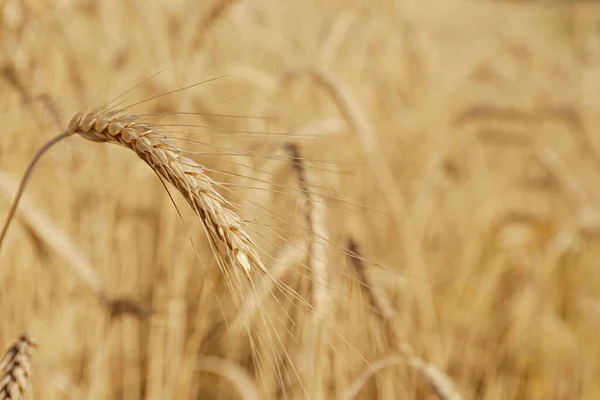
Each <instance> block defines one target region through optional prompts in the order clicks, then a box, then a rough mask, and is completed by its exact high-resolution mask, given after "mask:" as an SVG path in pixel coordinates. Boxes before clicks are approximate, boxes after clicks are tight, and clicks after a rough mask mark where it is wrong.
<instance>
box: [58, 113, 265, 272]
mask: <svg viewBox="0 0 600 400" xmlns="http://www.w3.org/2000/svg"><path fill="white" fill-rule="evenodd" d="M121 111H122V110H115V111H104V110H100V109H98V110H93V111H90V112H88V113H85V114H84V113H79V114H77V115H75V116H74V117H73V118H72V119H71V122H70V123H69V126H68V128H67V133H68V134H69V135H73V134H79V135H80V136H81V137H83V138H85V139H87V140H90V141H93V142H108V143H114V144H118V145H121V146H124V147H126V148H128V149H130V150H132V151H133V152H134V153H135V154H136V155H137V156H138V157H139V158H141V159H142V160H143V161H145V162H146V164H148V165H149V166H150V167H151V168H152V169H153V170H154V171H155V172H156V173H157V174H158V175H159V176H160V177H161V178H163V179H164V180H166V181H168V182H169V183H171V184H172V185H173V186H175V187H176V188H177V190H178V191H179V192H180V193H181V194H182V195H183V196H184V198H185V199H186V201H187V202H188V204H189V205H190V206H191V207H192V209H193V210H194V212H195V213H196V214H197V215H198V217H200V219H201V221H202V223H203V225H204V227H205V230H206V233H207V235H208V237H209V239H210V241H211V244H218V243H221V244H222V245H224V247H225V249H226V251H225V253H226V256H227V258H229V260H230V261H232V263H233V264H234V265H236V266H237V267H239V268H241V269H242V270H243V271H244V272H246V273H250V271H252V270H255V269H257V268H258V269H259V270H261V271H266V269H265V267H264V265H263V263H262V261H261V260H260V257H259V256H258V252H257V247H256V245H255V244H254V242H253V241H252V239H251V238H250V236H249V235H248V234H247V233H246V232H245V231H244V222H243V220H242V219H241V218H240V217H239V216H238V215H237V214H236V213H235V212H233V211H232V210H231V209H230V208H227V207H228V206H229V205H230V204H229V202H228V201H227V200H226V199H225V198H223V197H222V196H221V195H220V194H219V193H218V192H217V191H216V190H215V187H216V186H217V183H216V182H215V181H213V180H212V179H211V178H210V177H208V176H207V175H206V174H205V173H204V170H203V168H202V166H201V165H199V164H198V163H197V162H195V161H194V160H192V159H190V158H187V157H183V156H182V155H180V153H181V152H182V150H181V149H180V148H178V147H177V146H175V145H173V144H172V143H169V141H168V136H167V135H165V134H163V133H161V132H159V131H158V130H157V129H156V128H155V126H154V125H152V124H149V123H144V122H140V121H138V118H137V116H135V115H121Z"/></svg>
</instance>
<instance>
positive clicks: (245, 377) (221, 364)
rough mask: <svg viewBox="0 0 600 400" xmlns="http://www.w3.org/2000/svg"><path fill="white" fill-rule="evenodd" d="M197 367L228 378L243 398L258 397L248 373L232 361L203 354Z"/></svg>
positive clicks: (252, 399) (247, 399)
mask: <svg viewBox="0 0 600 400" xmlns="http://www.w3.org/2000/svg"><path fill="white" fill-rule="evenodd" d="M198 369H199V370H200V371H204V372H211V373H213V374H217V375H220V376H222V377H224V378H226V379H228V380H229V381H230V382H231V383H233V385H234V387H235V388H236V389H237V391H238V393H239V395H240V398H242V399H244V400H258V399H259V398H260V396H259V395H258V389H257V388H256V385H255V383H254V381H253V380H252V378H251V377H250V374H249V373H248V372H247V371H246V370H244V369H243V368H242V367H241V366H239V365H238V364H235V363H234V362H231V361H229V360H226V359H223V358H219V357H214V356H203V357H200V358H199V359H198Z"/></svg>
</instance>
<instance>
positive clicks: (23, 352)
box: [0, 331, 36, 400]
mask: <svg viewBox="0 0 600 400" xmlns="http://www.w3.org/2000/svg"><path fill="white" fill-rule="evenodd" d="M35 347H36V343H35V341H34V340H33V339H32V337H31V334H30V332H29V331H27V332H25V333H24V334H22V335H21V337H19V340H17V341H16V342H15V343H14V344H13V345H12V346H11V347H10V348H9V349H8V350H7V351H6V353H4V356H3V357H2V360H0V372H1V373H2V379H1V380H0V400H16V399H24V398H25V397H26V395H27V392H29V388H30V385H29V377H30V374H31V365H30V357H31V352H32V351H33V349H34V348H35Z"/></svg>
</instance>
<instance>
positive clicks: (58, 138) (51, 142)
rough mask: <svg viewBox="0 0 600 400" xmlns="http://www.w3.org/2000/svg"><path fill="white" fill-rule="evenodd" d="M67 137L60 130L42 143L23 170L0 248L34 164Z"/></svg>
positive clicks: (2, 234)
mask: <svg viewBox="0 0 600 400" xmlns="http://www.w3.org/2000/svg"><path fill="white" fill-rule="evenodd" d="M67 137H69V134H68V133H67V132H66V131H65V132H62V133H61V134H60V135H58V136H55V137H54V138H52V139H50V140H49V141H47V142H46V143H44V145H43V146H42V147H41V148H40V149H39V150H38V151H37V152H36V153H35V155H34V156H33V159H32V160H31V162H30V163H29V165H28V166H27V170H26V171H25V174H24V175H23V178H22V179H21V183H20V184H19V189H18V190H17V194H16V196H15V199H14V200H13V202H12V204H11V206H10V209H9V210H8V215H7V216H6V220H5V221H4V226H3V227H2V232H1V233H0V248H2V243H3V242H4V238H5V237H6V232H7V231H8V227H9V226H10V222H11V221H12V219H13V217H14V215H15V212H16V211H17V207H18V205H19V201H20V200H21V196H23V191H24V190H25V186H26V185H27V182H28V181H29V178H30V177H31V174H32V173H33V169H34V168H35V166H36V164H37V163H38V161H39V160H40V159H41V158H42V156H43V155H44V153H46V152H47V151H48V150H49V149H50V148H51V147H52V146H54V145H55V144H56V143H58V142H60V141H61V140H63V139H65V138H67Z"/></svg>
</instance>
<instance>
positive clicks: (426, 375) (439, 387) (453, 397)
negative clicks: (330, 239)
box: [343, 238, 462, 400]
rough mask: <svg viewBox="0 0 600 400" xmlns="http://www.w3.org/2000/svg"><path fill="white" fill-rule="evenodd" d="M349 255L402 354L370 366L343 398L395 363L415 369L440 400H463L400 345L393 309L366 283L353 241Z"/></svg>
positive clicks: (440, 374)
mask: <svg viewBox="0 0 600 400" xmlns="http://www.w3.org/2000/svg"><path fill="white" fill-rule="evenodd" d="M347 250H348V256H349V257H350V261H351V263H352V265H353V266H354V268H355V269H356V271H357V273H358V276H359V278H360V280H361V281H362V286H363V288H364V289H365V290H367V291H368V293H369V299H370V302H371V305H372V307H373V308H374V309H375V310H377V314H378V315H379V317H380V318H381V320H382V321H383V322H384V325H385V327H386V329H387V333H388V336H389V339H390V341H392V343H391V345H392V347H393V348H395V349H397V351H399V352H401V353H402V356H391V357H387V358H385V359H382V360H379V361H378V362H375V363H373V364H371V365H370V366H369V367H368V368H367V369H366V370H365V371H364V372H363V373H362V374H361V376H359V377H358V378H357V379H356V381H355V382H354V384H352V385H351V386H350V388H348V389H347V390H346V394H345V395H344V396H343V398H344V399H348V400H350V399H353V398H354V397H356V395H357V394H358V392H359V391H360V389H361V388H362V386H363V385H364V384H365V382H366V381H367V379H368V378H369V377H370V376H371V375H373V374H374V373H376V372H377V371H378V370H380V369H381V368H383V367H386V366H389V365H397V364H408V365H409V366H410V367H412V368H413V369H415V370H416V371H417V372H418V373H419V375H421V377H422V378H423V379H424V380H425V381H426V382H427V383H428V384H429V385H430V386H431V388H432V390H433V391H434V392H435V393H436V395H437V396H438V397H439V398H440V400H462V397H461V395H460V394H459V393H458V392H456V390H455V389H454V385H453V383H452V380H451V379H450V378H449V377H448V375H446V374H445V373H444V372H443V371H442V370H440V369H439V368H438V367H436V366H435V365H433V364H430V363H428V362H426V361H425V360H423V359H422V358H420V357H417V356H414V355H413V354H412V346H410V345H409V344H407V343H401V342H400V341H399V340H398V339H399V338H398V335H397V334H396V331H395V330H394V328H393V325H392V322H393V321H392V318H393V315H394V309H393V307H392V304H391V303H390V301H389V300H388V299H387V298H386V297H385V296H383V294H382V293H381V291H380V290H379V289H378V288H377V286H375V285H374V284H373V282H371V281H370V280H369V277H368V272H367V270H366V268H365V266H364V264H363V261H362V260H363V258H362V256H361V254H360V249H359V247H358V244H357V243H356V241H355V240H354V239H353V238H350V239H349V241H348V249H347Z"/></svg>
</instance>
